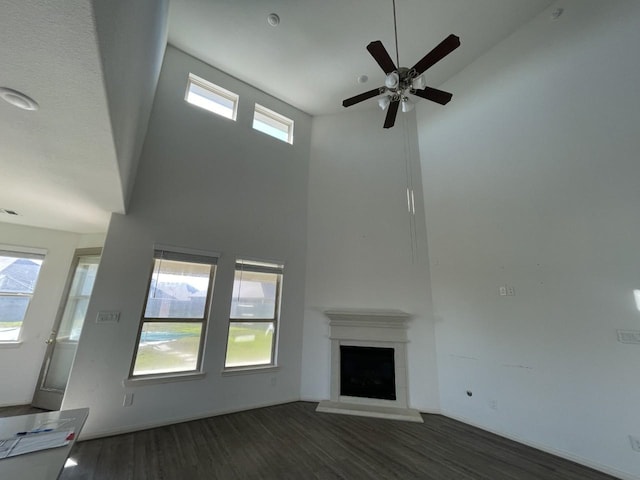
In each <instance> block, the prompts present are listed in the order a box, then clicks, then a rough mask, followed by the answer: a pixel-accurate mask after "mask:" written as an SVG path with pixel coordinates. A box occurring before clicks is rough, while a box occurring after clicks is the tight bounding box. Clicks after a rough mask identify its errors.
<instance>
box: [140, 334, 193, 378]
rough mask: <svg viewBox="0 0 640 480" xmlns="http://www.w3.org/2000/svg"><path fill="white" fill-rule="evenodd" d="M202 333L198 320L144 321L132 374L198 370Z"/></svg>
mask: <svg viewBox="0 0 640 480" xmlns="http://www.w3.org/2000/svg"><path fill="white" fill-rule="evenodd" d="M201 333H202V323H200V322H196V323H184V322H182V323H181V322H167V323H165V322H144V324H143V326H142V333H141V334H140V343H139V344H138V355H137V357H136V363H135V365H134V367H133V374H134V375H148V374H152V373H170V372H188V371H192V370H197V368H198V351H199V349H200V334H201Z"/></svg>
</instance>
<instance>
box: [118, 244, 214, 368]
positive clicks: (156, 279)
mask: <svg viewBox="0 0 640 480" xmlns="http://www.w3.org/2000/svg"><path fill="white" fill-rule="evenodd" d="M216 264H217V257H215V256H206V255H192V254H185V253H179V252H172V251H166V250H156V251H155V253H154V263H153V271H152V274H151V279H150V281H149V287H148V289H147V298H146V300H145V307H144V311H143V314H142V321H141V325H140V330H139V333H138V340H137V342H136V344H137V346H136V350H135V353H134V356H133V362H132V366H131V373H130V377H132V378H133V377H141V376H153V375H161V376H165V375H169V374H176V373H180V374H182V373H188V372H199V371H200V369H201V365H202V355H203V349H204V339H205V333H206V327H207V320H208V317H209V311H210V306H211V298H212V293H213V283H214V278H215V271H216Z"/></svg>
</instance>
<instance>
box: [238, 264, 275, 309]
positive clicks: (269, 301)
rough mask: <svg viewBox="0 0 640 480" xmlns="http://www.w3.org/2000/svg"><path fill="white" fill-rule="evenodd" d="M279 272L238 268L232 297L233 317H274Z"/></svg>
mask: <svg viewBox="0 0 640 480" xmlns="http://www.w3.org/2000/svg"><path fill="white" fill-rule="evenodd" d="M278 277H279V275H278V274H275V273H262V272H251V271H246V270H236V274H235V278H234V280H233V298H232V299H231V318H237V319H245V318H246V319H252V318H259V319H263V318H264V319H273V318H274V316H275V308H276V294H277V285H278Z"/></svg>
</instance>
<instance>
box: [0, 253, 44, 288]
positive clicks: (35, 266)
mask: <svg viewBox="0 0 640 480" xmlns="http://www.w3.org/2000/svg"><path fill="white" fill-rule="evenodd" d="M41 266H42V260H40V259H34V258H20V257H10V256H4V255H0V293H25V294H32V293H33V291H34V289H35V288H36V281H37V280H38V274H39V273H40V267H41Z"/></svg>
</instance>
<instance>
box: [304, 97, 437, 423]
mask: <svg viewBox="0 0 640 480" xmlns="http://www.w3.org/2000/svg"><path fill="white" fill-rule="evenodd" d="M384 115H385V114H384V113H383V112H381V111H380V110H377V109H374V110H365V111H355V112H353V111H349V112H344V113H342V114H339V115H328V116H320V117H315V118H314V120H313V134H312V144H311V165H310V172H309V219H308V251H307V292H306V301H305V317H304V318H305V322H304V347H303V352H304V354H303V368H302V389H301V396H302V398H303V399H309V400H322V399H328V398H329V397H330V392H329V376H330V356H331V355H330V342H329V339H328V334H329V327H328V319H327V317H326V316H325V315H324V314H323V312H324V311H325V310H327V309H331V308H355V309H357V308H360V309H400V310H404V311H406V312H409V313H411V314H412V315H414V319H413V321H412V323H411V327H410V331H409V337H410V343H409V346H408V357H409V403H410V406H412V407H413V408H419V409H421V410H423V411H433V410H437V408H438V387H437V376H436V364H435V343H434V327H433V319H432V315H431V294H430V286H429V271H428V264H427V258H428V256H427V250H426V234H425V226H424V214H423V212H422V209H421V208H418V215H416V220H417V222H416V226H415V231H416V235H415V239H416V240H417V242H414V241H412V238H413V236H412V235H411V233H410V232H411V228H412V227H411V225H410V217H409V214H408V211H407V195H406V189H407V182H408V178H413V179H414V183H415V185H414V188H415V190H416V195H417V200H418V207H420V205H421V203H422V200H421V199H422V196H421V190H420V173H419V165H418V160H417V138H416V130H415V117H414V115H413V114H409V115H408V116H405V115H402V114H399V117H398V122H397V125H396V126H395V127H394V128H392V129H390V130H384V129H383V128H382V124H383V122H384ZM407 158H408V159H409V163H408V165H409V169H407V161H406V159H407ZM407 171H409V172H410V173H411V175H408V174H407ZM412 243H416V244H415V245H414V248H413V249H412Z"/></svg>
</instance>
